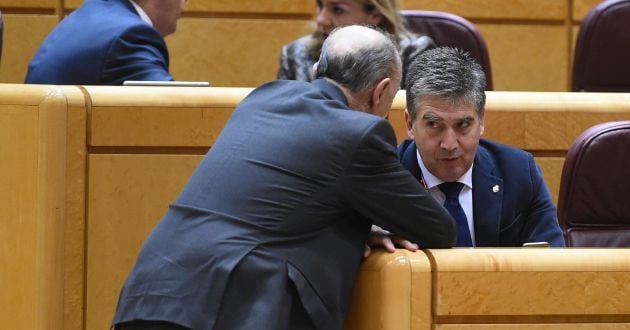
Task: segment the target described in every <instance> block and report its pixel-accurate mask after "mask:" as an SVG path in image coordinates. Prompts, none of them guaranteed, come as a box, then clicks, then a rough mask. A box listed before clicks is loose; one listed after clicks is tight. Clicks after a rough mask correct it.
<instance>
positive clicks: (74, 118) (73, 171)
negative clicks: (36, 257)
mask: <svg viewBox="0 0 630 330" xmlns="http://www.w3.org/2000/svg"><path fill="white" fill-rule="evenodd" d="M62 88H63V93H64V95H65V98H66V101H67V102H68V115H67V133H66V134H67V135H66V160H65V165H66V178H67V180H66V193H65V199H66V202H65V204H66V211H65V214H66V219H65V233H64V239H63V240H64V244H65V249H64V298H63V300H64V304H63V309H64V312H63V317H64V318H63V327H64V330H81V329H83V320H84V315H83V311H84V303H85V298H84V292H85V281H84V277H85V262H84V261H85V248H86V247H85V222H86V218H85V211H86V209H85V198H86V173H87V158H86V157H87V132H86V131H87V111H86V109H87V105H86V100H85V96H84V95H83V93H82V92H81V90H80V89H79V88H78V87H76V86H64V87H62Z"/></svg>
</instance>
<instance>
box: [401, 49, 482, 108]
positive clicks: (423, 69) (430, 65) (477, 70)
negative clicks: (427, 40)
mask: <svg viewBox="0 0 630 330" xmlns="http://www.w3.org/2000/svg"><path fill="white" fill-rule="evenodd" d="M405 89H406V90H407V111H408V112H409V115H410V117H411V119H412V120H415V119H416V114H417V112H418V107H419V106H420V103H421V102H422V97H423V96H437V97H440V98H443V99H446V100H450V101H452V102H465V103H466V104H470V105H473V106H474V108H475V110H476V111H477V115H478V116H479V118H483V113H484V108H485V105H486V94H485V89H486V76H485V74H484V72H483V69H482V68H481V66H480V65H479V64H478V63H477V62H476V61H475V60H474V59H473V57H472V56H471V55H470V54H469V53H467V52H466V51H464V50H461V49H457V48H451V47H439V48H434V49H430V50H427V51H425V52H422V53H421V54H420V55H418V56H417V57H416V58H415V59H414V60H413V61H412V62H411V64H410V65H409V68H408V69H407V78H406V80H405Z"/></svg>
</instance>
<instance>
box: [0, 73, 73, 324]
mask: <svg viewBox="0 0 630 330" xmlns="http://www.w3.org/2000/svg"><path fill="white" fill-rule="evenodd" d="M12 87H13V86H10V85H9V86H7V85H5V86H3V88H2V89H1V90H0V100H1V101H0V158H2V159H3V161H2V162H1V163H0V173H2V175H1V176H0V186H2V187H3V189H0V207H2V209H3V210H4V212H3V215H2V218H1V219H0V260H2V263H3V267H2V268H0V292H2V295H0V305H2V306H3V308H2V309H1V310H0V322H2V324H3V327H7V328H11V329H38V330H39V329H42V330H43V329H53V330H56V329H63V308H64V301H63V290H64V281H63V275H64V273H63V272H64V258H63V254H64V243H63V237H64V225H65V189H66V169H65V158H66V148H65V143H66V140H65V138H66V131H67V129H66V117H67V103H66V100H65V97H64V95H63V92H62V91H61V90H60V89H59V88H57V87H54V86H28V87H22V86H17V87H16V89H13V88H12ZM17 91H20V92H21V93H23V94H22V95H20V96H19V97H14V96H12V95H13V94H14V93H16V92H17ZM26 95H30V97H31V99H30V102H28V101H26V100H25V98H26Z"/></svg>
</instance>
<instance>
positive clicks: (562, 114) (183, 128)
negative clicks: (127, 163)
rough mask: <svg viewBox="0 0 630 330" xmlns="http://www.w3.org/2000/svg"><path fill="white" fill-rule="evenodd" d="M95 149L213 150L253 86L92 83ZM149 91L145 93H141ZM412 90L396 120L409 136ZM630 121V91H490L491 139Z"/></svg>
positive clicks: (531, 142)
mask: <svg viewBox="0 0 630 330" xmlns="http://www.w3.org/2000/svg"><path fill="white" fill-rule="evenodd" d="M86 91H87V92H88V94H89V97H90V98H91V102H92V109H91V118H90V132H91V137H90V145H92V146H191V147H192V146H196V147H209V146H211V145H212V143H213V141H214V139H215V138H216V137H217V136H218V134H219V133H220V131H221V129H222V128H223V125H224V124H225V122H226V121H227V119H228V118H229V116H230V114H231V112H232V111H233V109H234V108H235V106H236V105H237V104H238V103H239V102H240V100H241V99H242V98H244V97H245V95H247V93H249V92H250V91H251V89H246V88H242V89H241V88H237V89H234V88H146V87H137V88H130V87H125V88H121V87H103V86H98V87H94V86H90V87H86ZM139 95H142V97H139ZM404 108H405V92H404V91H400V92H399V94H398V95H397V96H396V99H395V100H394V103H393V105H392V109H391V111H390V114H389V120H390V122H391V123H392V125H393V127H394V130H395V132H396V135H397V137H398V141H399V142H400V141H402V140H404V139H405V138H407V132H406V131H407V130H406V128H405V123H404V115H403V113H404ZM628 119H630V94H624V93H610V94H605V93H539V92H538V93H537V92H530V93H527V92H487V104H486V115H485V123H484V124H485V132H484V137H486V138H488V139H491V140H495V141H498V142H501V143H505V144H509V145H513V146H515V147H519V148H522V149H527V150H533V151H544V150H551V151H559V150H560V151H562V150H567V149H568V148H569V146H570V145H571V143H572V142H573V140H574V139H575V138H576V137H577V136H578V135H579V134H580V133H582V132H583V131H584V130H586V129H587V128H588V127H590V126H593V125H595V124H598V123H601V122H605V121H612V120H628Z"/></svg>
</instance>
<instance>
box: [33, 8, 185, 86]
mask: <svg viewBox="0 0 630 330" xmlns="http://www.w3.org/2000/svg"><path fill="white" fill-rule="evenodd" d="M185 2H186V0H86V1H85V3H83V5H82V6H81V7H79V8H78V9H77V10H75V11H74V12H72V13H71V14H70V15H69V16H68V17H66V18H65V19H64V20H63V21H61V23H59V25H57V27H55V29H54V30H53V31H52V32H51V33H50V34H49V35H48V37H46V39H45V40H44V42H43V43H42V45H41V46H40V47H39V50H38V51H37V53H35V56H34V57H33V59H32V60H31V63H30V64H29V67H28V73H27V74H26V80H25V82H26V83H27V84H58V85H121V84H122V83H123V82H124V81H125V80H160V81H168V80H173V78H172V77H171V75H170V74H169V73H168V61H169V59H168V50H167V48H166V43H165V42H164V37H165V36H167V35H169V34H171V33H173V32H175V29H176V27H177V20H178V19H179V17H180V15H181V12H182V10H183V7H184V3H185Z"/></svg>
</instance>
